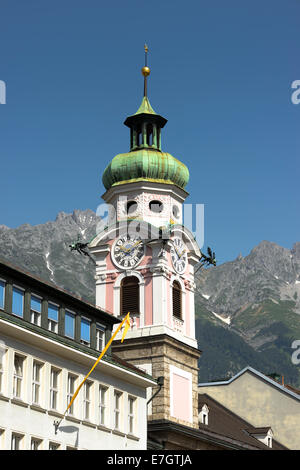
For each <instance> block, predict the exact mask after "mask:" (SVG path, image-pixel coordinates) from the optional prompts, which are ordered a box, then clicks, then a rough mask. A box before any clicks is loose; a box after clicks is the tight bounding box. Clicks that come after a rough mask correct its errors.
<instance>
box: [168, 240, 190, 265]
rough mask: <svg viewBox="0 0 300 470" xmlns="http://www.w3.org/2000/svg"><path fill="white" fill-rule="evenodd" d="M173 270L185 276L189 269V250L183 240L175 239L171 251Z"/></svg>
mask: <svg viewBox="0 0 300 470" xmlns="http://www.w3.org/2000/svg"><path fill="white" fill-rule="evenodd" d="M170 253H171V258H172V264H173V268H174V269H175V271H176V272H177V273H178V274H183V273H184V271H185V270H186V267H187V248H186V246H185V244H184V243H183V241H182V240H181V238H179V237H175V238H173V246H172V247H171V250H170Z"/></svg>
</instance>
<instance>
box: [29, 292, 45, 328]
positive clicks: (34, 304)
mask: <svg viewBox="0 0 300 470" xmlns="http://www.w3.org/2000/svg"><path fill="white" fill-rule="evenodd" d="M41 312H42V300H41V299H40V298H39V297H36V296H35V295H31V303H30V321H31V323H34V324H35V325H38V326H41Z"/></svg>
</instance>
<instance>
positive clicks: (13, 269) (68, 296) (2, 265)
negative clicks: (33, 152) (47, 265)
mask: <svg viewBox="0 0 300 470" xmlns="http://www.w3.org/2000/svg"><path fill="white" fill-rule="evenodd" d="M0 270H2V271H3V270H6V271H7V272H10V273H13V274H14V275H16V276H21V277H24V278H25V280H26V281H27V282H29V283H31V284H32V283H35V284H37V285H38V287H39V288H44V289H47V290H48V291H49V289H50V290H51V291H52V293H53V294H54V293H55V294H59V295H61V296H63V297H64V298H65V301H66V302H70V301H73V302H76V303H78V304H79V305H80V306H81V307H85V308H87V309H89V310H93V313H94V314H101V315H103V316H104V317H105V320H107V321H108V323H111V324H114V323H120V320H119V319H118V318H117V317H115V316H114V315H113V314H112V313H110V312H107V311H105V310H103V309H102V308H101V309H100V308H99V307H97V306H96V305H94V304H92V303H90V302H87V301H86V300H84V299H83V298H82V297H79V296H77V295H75V294H73V293H71V292H69V291H67V290H66V289H63V288H61V287H58V286H57V285H56V284H54V283H52V282H49V281H45V280H44V279H41V278H40V277H38V276H36V275H34V274H32V273H30V272H28V271H26V270H24V269H22V268H20V267H17V266H15V265H13V264H12V263H10V262H9V261H7V260H4V259H3V258H0Z"/></svg>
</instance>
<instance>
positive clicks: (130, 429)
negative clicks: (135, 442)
mask: <svg viewBox="0 0 300 470" xmlns="http://www.w3.org/2000/svg"><path fill="white" fill-rule="evenodd" d="M134 407H135V398H133V397H128V432H129V434H134V415H135V413H134Z"/></svg>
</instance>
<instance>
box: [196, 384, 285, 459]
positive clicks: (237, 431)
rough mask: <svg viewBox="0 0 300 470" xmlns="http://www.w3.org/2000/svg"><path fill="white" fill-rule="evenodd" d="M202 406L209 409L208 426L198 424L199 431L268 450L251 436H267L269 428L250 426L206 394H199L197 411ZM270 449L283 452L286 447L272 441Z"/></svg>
mask: <svg viewBox="0 0 300 470" xmlns="http://www.w3.org/2000/svg"><path fill="white" fill-rule="evenodd" d="M204 404H206V405H207V406H208V408H209V414H208V424H202V423H199V429H200V430H201V431H203V432H206V433H212V434H215V435H218V436H224V437H226V438H229V439H231V440H233V441H234V442H237V443H238V442H239V443H241V444H244V445H246V446H251V447H252V448H253V447H254V448H257V449H261V450H269V449H270V448H269V447H267V446H266V445H265V444H263V443H262V442H260V441H259V440H258V439H256V438H255V437H254V436H253V435H255V434H256V435H257V434H267V433H268V431H269V430H270V429H271V427H261V428H256V427H254V426H252V425H251V424H249V423H248V422H247V421H245V420H244V419H242V418H241V417H240V416H238V415H236V414H235V413H233V412H232V411H230V410H229V409H228V408H226V407H225V406H223V405H221V404H220V403H219V402H217V401H216V400H214V399H213V398H211V397H210V396H209V395H207V394H206V393H203V394H199V396H198V406H199V410H200V409H201V408H202V406H203V405H204ZM272 449H273V450H285V449H286V447H285V446H283V445H282V444H280V443H279V442H277V441H276V440H274V439H273V444H272Z"/></svg>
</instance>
